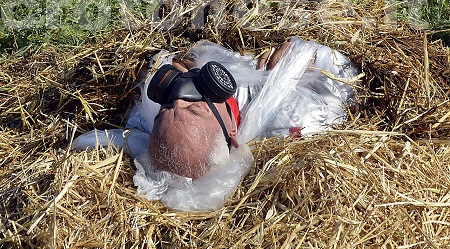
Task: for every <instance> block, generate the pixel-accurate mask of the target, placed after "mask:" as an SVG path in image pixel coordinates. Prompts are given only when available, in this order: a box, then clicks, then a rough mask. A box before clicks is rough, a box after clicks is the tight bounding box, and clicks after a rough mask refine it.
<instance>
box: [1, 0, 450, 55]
mask: <svg viewBox="0 0 450 249" xmlns="http://www.w3.org/2000/svg"><path fill="white" fill-rule="evenodd" d="M267 2H269V4H270V6H271V7H272V8H276V7H277V6H278V5H276V4H273V3H272V2H275V3H276V1H265V2H264V3H265V4H267ZM354 2H355V3H357V2H365V0H354ZM397 2H398V3H399V4H398V8H397V18H399V20H403V21H409V22H410V23H411V24H413V26H416V27H418V28H427V29H430V30H441V29H448V28H450V0H429V1H428V4H427V5H424V4H421V3H420V2H417V3H413V4H411V1H409V3H408V1H398V0H397ZM120 3H122V1H121V0H0V4H1V9H0V11H1V12H0V13H1V18H0V53H2V54H12V53H16V52H17V51H20V50H21V49H23V48H26V47H28V46H34V45H39V44H50V45H56V46H78V45H81V44H83V43H88V42H96V39H97V38H98V37H100V36H99V34H102V33H104V32H107V31H109V30H111V29H117V28H120V27H121V25H122V24H121V22H120V20H121V19H122V18H123V13H121V10H120ZM159 3H160V1H159V0H126V5H127V7H128V8H129V9H130V10H131V12H132V13H134V14H135V16H136V17H138V18H141V19H145V18H146V17H148V16H149V15H153V14H154V13H155V12H154V11H153V10H154V9H155V8H156V7H157V5H158V4H159ZM369 4H370V3H369ZM433 38H434V39H443V40H450V37H449V32H448V31H447V32H442V33H436V34H435V35H434V36H433Z"/></svg>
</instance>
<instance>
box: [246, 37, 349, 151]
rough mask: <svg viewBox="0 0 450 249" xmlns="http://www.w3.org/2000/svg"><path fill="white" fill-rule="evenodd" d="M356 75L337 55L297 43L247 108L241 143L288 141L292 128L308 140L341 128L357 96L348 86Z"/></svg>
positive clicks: (293, 40) (334, 51) (346, 62)
mask: <svg viewBox="0 0 450 249" xmlns="http://www.w3.org/2000/svg"><path fill="white" fill-rule="evenodd" d="M324 73H326V74H331V75H332V76H333V78H334V79H331V78H329V77H328V76H326V75H325V74H324ZM356 75H357V70H356V68H355V67H354V66H353V64H352V63H351V62H350V60H349V59H348V58H347V57H345V56H344V55H342V54H341V53H339V52H338V51H336V50H332V49H330V48H329V47H326V46H323V45H320V44H317V43H315V42H312V41H310V42H305V41H302V40H300V39H297V38H292V40H291V43H290V45H289V46H288V47H287V49H286V50H285V52H284V54H283V56H282V58H281V60H280V61H279V62H278V64H277V65H276V66H275V68H273V70H272V71H271V72H270V75H269V77H268V79H267V81H266V83H265V84H264V87H263V88H262V90H261V92H260V93H259V94H257V96H256V98H255V99H254V100H252V101H251V103H250V104H249V106H248V108H246V110H247V111H246V113H245V115H243V118H242V124H241V127H240V129H239V131H238V140H239V142H240V143H244V142H246V141H249V140H251V139H253V138H255V137H260V138H262V137H273V136H283V135H289V134H290V129H291V128H298V129H299V130H301V133H302V134H303V135H306V134H308V133H314V132H319V131H323V130H326V129H328V126H327V125H331V124H337V123H340V122H342V121H343V120H344V119H345V112H344V109H343V107H344V106H345V105H346V104H347V103H349V102H350V101H351V98H352V97H353V94H354V90H353V88H352V87H351V86H350V85H349V84H347V82H346V81H350V80H351V79H353V78H354V77H355V76H356Z"/></svg>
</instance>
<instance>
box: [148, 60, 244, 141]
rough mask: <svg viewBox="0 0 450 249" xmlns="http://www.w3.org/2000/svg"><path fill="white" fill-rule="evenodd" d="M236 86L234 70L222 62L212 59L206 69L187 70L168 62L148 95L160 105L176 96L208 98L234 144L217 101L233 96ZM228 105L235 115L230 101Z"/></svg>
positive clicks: (153, 82) (202, 99)
mask: <svg viewBox="0 0 450 249" xmlns="http://www.w3.org/2000/svg"><path fill="white" fill-rule="evenodd" d="M236 88H237V86H236V81H235V80H234V78H233V76H232V75H231V73H230V72H229V71H228V70H227V69H226V68H225V67H224V66H222V65H221V64H220V63H218V62H215V61H210V62H208V63H206V64H205V65H204V66H203V67H202V68H200V69H199V68H194V69H191V70H189V71H188V72H186V73H183V72H181V71H180V70H178V69H177V68H175V67H174V66H172V65H168V64H167V65H164V66H162V67H161V68H160V69H158V71H157V72H156V73H155V74H154V75H153V78H152V79H151V81H150V84H149V85H148V89H147V96H148V97H149V99H150V100H152V101H154V102H156V103H158V104H160V105H162V104H165V103H172V102H173V101H174V100H175V99H183V100H186V101H189V102H195V101H205V102H206V103H207V104H208V106H209V108H210V109H211V111H212V112H213V114H214V116H215V117H216V119H217V121H218V122H219V124H220V126H221V128H222V131H223V134H224V135H225V139H226V141H227V144H228V147H230V144H231V141H230V137H229V135H228V132H227V130H226V128H225V124H224V123H223V120H222V118H221V117H220V115H219V112H218V111H217V109H216V107H215V106H214V103H224V102H225V101H226V100H227V99H228V98H230V97H231V96H233V94H234V93H235V92H236ZM226 106H227V109H228V112H229V114H230V115H231V111H230V108H229V106H228V104H227V105H226Z"/></svg>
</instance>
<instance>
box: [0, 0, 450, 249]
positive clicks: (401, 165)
mask: <svg viewBox="0 0 450 249" xmlns="http://www.w3.org/2000/svg"><path fill="white" fill-rule="evenodd" d="M234 4H235V6H239V7H242V8H243V7H245V5H243V4H242V3H240V2H237V1H236V3H234ZM232 6H233V4H231V3H230V4H229V5H228V6H222V7H227V8H224V10H223V11H221V12H220V11H219V13H217V16H216V17H215V19H214V20H216V22H217V20H221V21H223V22H224V23H226V24H225V26H222V29H216V28H215V27H214V20H212V19H211V20H209V22H208V23H207V25H206V26H205V28H204V29H202V30H193V29H191V28H190V27H189V25H188V24H189V22H184V24H183V25H181V26H179V27H174V28H173V29H171V30H170V31H161V30H159V29H158V27H157V26H155V24H152V23H148V22H147V23H146V22H145V21H139V20H138V19H133V16H130V18H128V19H127V20H128V21H129V22H131V21H132V22H133V25H134V27H135V29H128V28H123V29H118V30H116V31H114V32H110V33H109V34H107V35H105V36H104V37H103V38H102V39H99V40H100V41H99V43H98V44H95V45H85V46H82V47H81V46H80V47H74V48H71V49H62V48H58V49H57V48H53V47H47V46H44V45H43V46H41V47H39V48H36V49H32V50H30V51H28V52H26V53H25V54H22V55H17V56H14V57H11V58H10V59H8V60H4V61H2V63H1V64H0V113H1V114H0V123H1V129H0V199H1V200H2V203H1V205H0V214H1V215H0V219H1V222H0V247H1V248H89V247H100V248H380V247H381V248H447V247H450V209H449V206H450V191H449V190H450V168H449V165H450V147H449V145H450V140H448V138H449V131H450V129H449V125H450V122H449V118H450V117H449V116H450V103H449V102H448V101H449V99H448V91H449V86H448V83H449V82H450V71H449V68H450V67H449V64H450V52H449V50H448V48H444V47H443V46H442V45H441V44H440V43H439V42H433V43H430V42H428V41H427V39H426V37H425V34H424V32H423V31H415V30H412V29H410V28H409V27H408V26H407V24H404V23H400V22H399V23H396V24H395V25H390V24H389V23H388V22H387V21H386V19H385V18H386V17H387V14H386V12H387V11H388V10H389V8H387V6H386V5H385V4H383V3H382V2H381V1H380V2H374V3H373V2H370V3H369V2H364V1H362V2H361V3H359V4H357V5H356V4H355V5H353V6H352V8H350V7H349V5H348V4H345V3H340V2H332V3H324V2H322V3H317V2H312V3H310V4H307V5H300V4H293V5H292V6H290V8H289V9H288V10H283V11H278V12H277V11H274V12H271V13H259V14H258V13H256V12H248V13H249V14H248V15H246V16H241V17H239V18H236V17H233V15H231V14H230V13H229V10H230V9H232V8H231V7H232ZM249 7H252V6H249ZM253 7H254V8H255V7H256V6H253ZM388 7H389V6H388ZM194 8H199V7H198V6H197V7H195V6H194ZM227 10H228V12H227ZM344 10H345V11H344ZM180 12H181V10H180V9H175V10H174V11H173V12H172V14H173V15H175V14H177V13H180ZM169 17H170V15H169ZM268 20H269V21H268ZM264 22H266V25H267V26H265V29H257V28H255V29H250V28H249V27H248V25H249V24H251V23H254V24H255V25H256V26H254V27H257V24H258V23H264ZM293 23H301V25H298V26H297V27H294V26H293V25H292V24H293ZM128 24H129V23H128ZM246 25H247V26H246ZM250 26H251V25H250ZM136 27H138V28H136ZM290 36H298V37H301V38H303V39H307V40H309V39H314V40H316V41H318V42H320V43H322V44H325V45H328V46H331V47H333V48H336V49H338V50H339V51H341V52H343V53H344V54H346V55H347V56H349V57H350V58H351V59H352V61H354V62H355V64H356V65H357V66H358V67H359V68H361V70H362V72H363V73H364V74H365V76H364V77H363V78H362V80H361V82H360V85H359V87H358V107H357V108H354V109H351V110H349V111H348V114H349V120H348V121H347V122H346V123H345V124H343V125H342V126H340V127H336V129H335V130H334V131H332V132H329V133H324V134H318V135H317V136H315V137H314V138H312V139H294V138H288V139H285V140H279V139H276V138H272V139H267V140H262V141H259V142H256V144H255V146H254V149H253V153H254V156H255V159H256V160H255V165H254V167H253V168H252V171H251V172H250V174H249V175H248V176H247V177H245V179H244V180H243V183H242V184H241V185H240V187H239V188H238V190H237V191H236V192H235V193H234V194H233V196H232V197H231V198H230V200H229V201H228V202H227V203H226V205H225V207H224V208H223V209H221V210H218V211H214V212H200V213H180V212H173V211H171V210H167V209H166V208H165V207H164V206H163V205H162V204H161V203H159V202H150V201H147V200H145V199H142V198H140V197H138V196H136V194H135V187H134V186H133V182H132V177H133V174H134V166H133V163H132V161H131V160H130V158H128V157H127V156H125V155H123V154H122V151H118V150H116V149H114V148H110V147H108V148H101V149H98V150H94V151H92V152H81V153H78V152H73V151H68V150H67V149H66V148H67V147H68V145H69V144H70V141H71V139H73V137H74V136H76V135H79V134H80V133H82V132H83V131H86V130H89V129H92V128H93V127H99V128H105V127H112V126H120V125H123V123H124V119H125V117H126V111H127V110H128V108H129V107H130V106H131V105H132V103H133V100H134V99H135V98H136V96H137V95H138V94H139V93H138V92H137V89H135V87H136V83H135V81H136V77H137V76H136V75H137V72H138V71H139V69H140V68H141V67H142V66H143V64H144V63H145V60H146V59H147V58H148V57H149V56H150V55H152V54H154V53H156V52H157V50H158V49H160V48H165V49H167V48H169V47H170V48H172V49H175V50H180V51H187V50H188V49H189V47H190V46H191V45H192V43H193V42H195V41H198V40H200V39H209V40H211V41H214V42H217V43H221V44H222V45H224V46H226V47H229V48H231V49H233V50H235V51H240V52H242V53H245V52H249V53H256V54H258V53H259V52H261V51H262V50H264V49H267V48H268V47H270V46H274V45H277V44H278V43H279V42H282V41H284V39H287V38H289V37H290Z"/></svg>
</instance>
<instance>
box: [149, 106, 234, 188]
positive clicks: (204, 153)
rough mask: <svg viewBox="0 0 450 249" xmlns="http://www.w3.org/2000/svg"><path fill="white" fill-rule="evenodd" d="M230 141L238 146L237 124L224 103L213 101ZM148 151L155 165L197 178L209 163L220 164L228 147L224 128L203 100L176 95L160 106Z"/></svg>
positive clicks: (208, 166) (208, 167)
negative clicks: (181, 97) (193, 100)
mask: <svg viewBox="0 0 450 249" xmlns="http://www.w3.org/2000/svg"><path fill="white" fill-rule="evenodd" d="M214 106H215V107H216V109H217V111H218V113H219V115H220V118H221V119H222V120H223V123H224V125H225V128H226V132H227V133H228V135H229V137H230V140H231V145H232V146H234V147H238V143H237V140H236V124H235V122H234V120H233V118H232V115H230V114H229V113H228V111H227V107H226V104H225V103H214ZM150 155H151V158H152V162H153V164H154V166H155V168H156V169H159V170H165V171H169V172H172V173H175V174H178V175H181V176H186V177H190V178H193V179H196V178H198V177H200V176H202V175H204V174H205V173H207V172H208V171H209V170H210V168H211V167H214V166H216V165H223V164H224V163H225V162H226V161H227V160H228V156H229V148H228V145H227V142H226V140H225V136H224V134H223V130H222V128H221V126H220V124H219V122H218V120H217V118H216V116H215V115H214V113H213V112H212V110H211V108H210V107H209V106H208V104H207V103H206V102H204V101H195V102H189V101H186V100H183V99H175V100H174V101H173V102H172V103H165V104H163V105H162V106H161V109H160V112H159V114H158V115H157V116H156V118H155V123H154V127H153V131H152V134H151V138H150Z"/></svg>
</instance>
